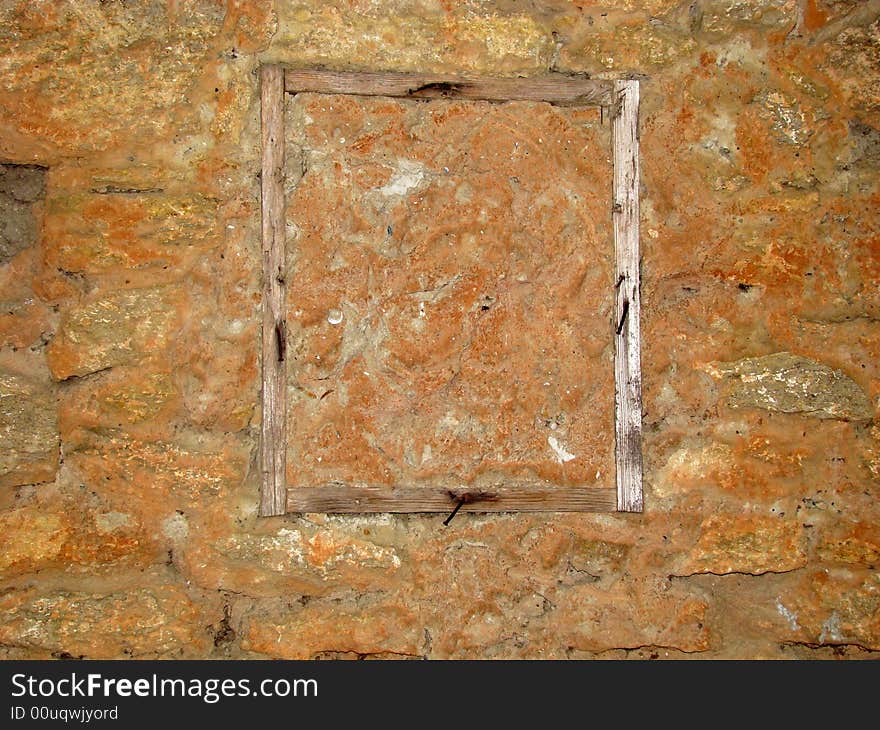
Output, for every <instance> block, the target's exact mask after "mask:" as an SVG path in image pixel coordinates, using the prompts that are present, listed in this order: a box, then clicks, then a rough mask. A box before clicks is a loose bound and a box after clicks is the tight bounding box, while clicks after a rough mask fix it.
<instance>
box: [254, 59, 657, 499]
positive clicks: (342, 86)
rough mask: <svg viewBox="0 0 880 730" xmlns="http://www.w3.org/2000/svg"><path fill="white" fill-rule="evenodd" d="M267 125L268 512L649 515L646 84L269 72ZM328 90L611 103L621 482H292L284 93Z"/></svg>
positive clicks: (264, 461)
mask: <svg viewBox="0 0 880 730" xmlns="http://www.w3.org/2000/svg"><path fill="white" fill-rule="evenodd" d="M260 83H261V121H262V145H263V161H262V181H261V185H262V192H261V206H262V248H263V352H262V355H263V422H262V430H261V446H260V468H261V473H262V482H261V499H260V514H261V515H262V516H271V515H281V514H284V513H286V512H328V513H362V512H451V511H453V510H454V511H456V512H457V511H459V510H461V511H469V512H615V511H618V512H641V511H642V508H643V499H642V383H641V364H640V331H639V315H640V293H639V289H640V279H639V133H638V124H639V82H638V81H634V80H618V81H604V80H595V79H589V78H585V77H582V76H568V75H561V74H553V75H549V76H545V77H541V78H507V79H500V78H483V79H466V78H461V77H448V76H434V75H430V74H401V73H345V72H333V71H327V70H323V69H308V70H293V69H284V68H283V67H281V66H277V65H265V66H263V67H262V68H261V70H260ZM285 92H287V93H291V94H296V93H300V92H318V93H323V94H351V95H358V96H388V97H395V98H402V99H473V100H488V101H498V102H501V101H517V100H526V101H543V102H549V103H551V104H555V105H558V106H600V107H603V108H607V109H608V110H609V112H610V116H611V135H612V136H611V140H612V148H613V150H612V158H613V165H614V168H613V182H612V201H611V217H612V223H613V229H614V260H615V274H614V282H615V290H616V295H615V307H614V321H613V322H612V323H611V332H610V334H611V335H612V336H613V337H614V340H615V354H614V385H615V388H614V391H615V467H616V478H617V486H616V489H612V488H602V489H592V488H591V489H583V490H576V489H566V490H553V489H547V488H541V487H515V488H497V489H496V488H493V489H492V490H491V492H487V491H469V490H468V489H467V488H455V487H450V488H424V487H395V488H375V487H355V486H339V485H328V486H323V487H317V488H294V489H288V488H287V485H286V484H285V468H286V449H287V438H286V436H287V407H286V402H285V393H286V368H287V363H286V357H285V354H286V353H285V351H286V342H287V339H286V338H287V328H286V324H285V318H284V312H283V307H284V303H285V280H284V270H285V241H284V228H285V225H284V179H283V169H284V93H285Z"/></svg>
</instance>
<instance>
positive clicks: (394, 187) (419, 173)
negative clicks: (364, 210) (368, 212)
mask: <svg viewBox="0 0 880 730" xmlns="http://www.w3.org/2000/svg"><path fill="white" fill-rule="evenodd" d="M426 178H427V174H426V170H425V168H424V166H423V165H420V164H419V163H418V162H413V161H412V160H398V161H397V166H396V167H395V170H394V172H393V173H392V175H391V179H390V180H389V181H388V182H387V183H386V184H385V185H383V186H382V187H381V188H379V192H380V193H381V194H382V195H384V196H386V197H389V198H390V197H392V196H395V195H396V196H401V197H402V196H406V195H409V194H410V193H412V192H413V191H415V190H417V189H419V188H420V187H422V186H423V185H424V183H425V182H426Z"/></svg>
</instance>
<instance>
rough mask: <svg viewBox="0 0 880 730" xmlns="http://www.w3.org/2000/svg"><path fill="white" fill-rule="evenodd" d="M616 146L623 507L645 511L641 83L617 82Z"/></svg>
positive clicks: (618, 457)
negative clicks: (640, 247) (640, 140)
mask: <svg viewBox="0 0 880 730" xmlns="http://www.w3.org/2000/svg"><path fill="white" fill-rule="evenodd" d="M614 97H615V99H614V103H613V105H612V108H613V119H612V123H611V144H612V148H613V160H614V179H613V184H612V197H613V203H612V220H613V224H614V259H615V274H614V280H615V282H616V286H617V297H616V307H615V316H616V319H615V353H614V401H615V436H616V452H615V462H616V467H617V509H618V510H620V511H621V512H641V511H642V508H643V501H642V371H641V362H640V357H639V353H640V349H641V335H640V330H639V314H640V311H641V300H640V280H639V277H640V274H639V131H638V129H639V82H638V81H615V82H614Z"/></svg>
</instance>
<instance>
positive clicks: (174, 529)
mask: <svg viewBox="0 0 880 730" xmlns="http://www.w3.org/2000/svg"><path fill="white" fill-rule="evenodd" d="M162 534H163V535H165V537H167V538H168V539H169V540H174V541H176V542H178V541H182V540H185V539H186V538H187V537H188V536H189V521H188V520H187V519H186V516H185V515H182V514H180V513H179V512H175V513H174V514H173V515H171V516H169V517H166V518H165V519H164V520H162Z"/></svg>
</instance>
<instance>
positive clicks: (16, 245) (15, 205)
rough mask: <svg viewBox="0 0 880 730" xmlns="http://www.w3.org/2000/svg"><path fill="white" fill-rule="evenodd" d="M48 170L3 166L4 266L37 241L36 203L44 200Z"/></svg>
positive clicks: (0, 249)
mask: <svg viewBox="0 0 880 730" xmlns="http://www.w3.org/2000/svg"><path fill="white" fill-rule="evenodd" d="M43 177H44V170H43V169H42V168H39V167H26V166H22V165H0V265H2V264H5V263H8V262H9V261H10V260H11V259H12V258H13V256H15V254H17V253H18V252H19V251H22V250H24V249H26V248H28V247H29V246H33V245H34V244H35V243H36V240H37V222H36V218H35V216H34V212H33V203H35V202H36V201H37V200H39V199H40V198H42V197H43V195H44V193H45V187H44V182H43Z"/></svg>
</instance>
